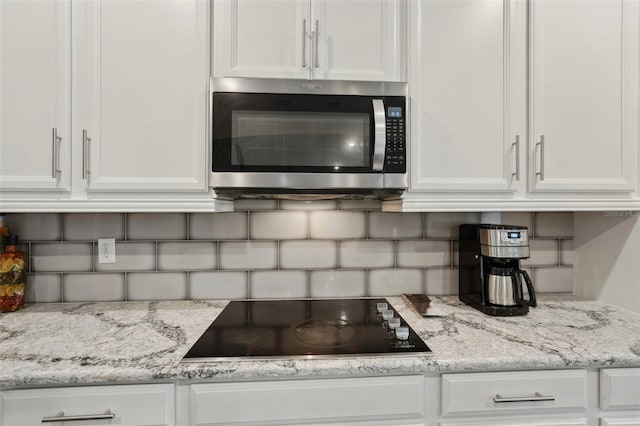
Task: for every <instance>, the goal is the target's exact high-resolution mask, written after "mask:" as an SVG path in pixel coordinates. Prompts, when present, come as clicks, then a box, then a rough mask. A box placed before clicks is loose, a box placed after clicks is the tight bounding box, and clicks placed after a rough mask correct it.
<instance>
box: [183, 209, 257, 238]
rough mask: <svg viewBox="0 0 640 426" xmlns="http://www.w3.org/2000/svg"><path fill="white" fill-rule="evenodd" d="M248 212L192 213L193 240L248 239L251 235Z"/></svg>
mask: <svg viewBox="0 0 640 426" xmlns="http://www.w3.org/2000/svg"><path fill="white" fill-rule="evenodd" d="M247 215H248V213H247V212H228V213H191V215H190V216H189V238H191V239H192V240H246V239H247V238H248V237H249V232H248V225H247V223H248V221H247Z"/></svg>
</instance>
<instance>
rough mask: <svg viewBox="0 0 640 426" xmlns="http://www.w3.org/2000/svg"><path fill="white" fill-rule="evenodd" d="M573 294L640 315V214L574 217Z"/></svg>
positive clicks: (596, 214) (610, 213) (625, 213)
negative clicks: (639, 313)
mask: <svg viewBox="0 0 640 426" xmlns="http://www.w3.org/2000/svg"><path fill="white" fill-rule="evenodd" d="M574 244H575V252H576V261H575V264H574V271H575V280H576V281H575V287H576V293H578V294H580V295H582V296H585V297H587V298H589V299H596V300H600V301H602V302H605V303H610V304H612V305H616V306H620V307H622V308H626V309H630V310H632V311H635V312H640V212H579V213H576V214H575V218H574Z"/></svg>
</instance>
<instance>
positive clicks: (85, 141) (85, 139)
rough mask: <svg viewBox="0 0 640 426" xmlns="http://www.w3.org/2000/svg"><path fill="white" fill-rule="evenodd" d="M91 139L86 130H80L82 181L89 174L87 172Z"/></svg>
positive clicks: (88, 171)
mask: <svg viewBox="0 0 640 426" xmlns="http://www.w3.org/2000/svg"><path fill="white" fill-rule="evenodd" d="M90 143H91V138H90V137H89V136H88V135H87V130H86V129H85V130H82V179H86V178H87V175H88V174H89V173H91V170H89V144H90Z"/></svg>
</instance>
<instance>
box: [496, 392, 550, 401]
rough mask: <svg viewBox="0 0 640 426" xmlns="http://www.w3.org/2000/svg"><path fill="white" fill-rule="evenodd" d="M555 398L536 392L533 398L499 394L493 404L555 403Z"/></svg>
mask: <svg viewBox="0 0 640 426" xmlns="http://www.w3.org/2000/svg"><path fill="white" fill-rule="evenodd" d="M555 400H556V398H555V397H553V396H545V395H542V394H541V393H540V392H536V393H534V394H533V396H502V395H500V394H499V393H498V394H496V397H495V398H493V402H495V403H499V402H533V401H555Z"/></svg>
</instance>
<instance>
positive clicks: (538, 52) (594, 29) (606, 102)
mask: <svg viewBox="0 0 640 426" xmlns="http://www.w3.org/2000/svg"><path fill="white" fill-rule="evenodd" d="M530 31H531V34H530V43H531V45H530V52H531V58H530V85H531V86H530V96H531V99H530V102H531V105H530V131H531V133H530V139H529V142H530V143H529V159H530V176H529V178H530V190H532V191H565V192H571V191H572V192H580V191H591V192H595V191H632V190H633V189H634V188H635V187H636V186H637V177H636V176H637V175H636V173H637V168H638V157H637V155H638V154H637V145H638V141H637V121H638V116H637V84H638V82H637V75H638V74H637V69H638V61H637V58H638V3H637V2H636V1H629V0H593V1H588V2H577V1H571V0H561V1H548V0H538V1H533V2H532V3H531V11H530Z"/></svg>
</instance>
